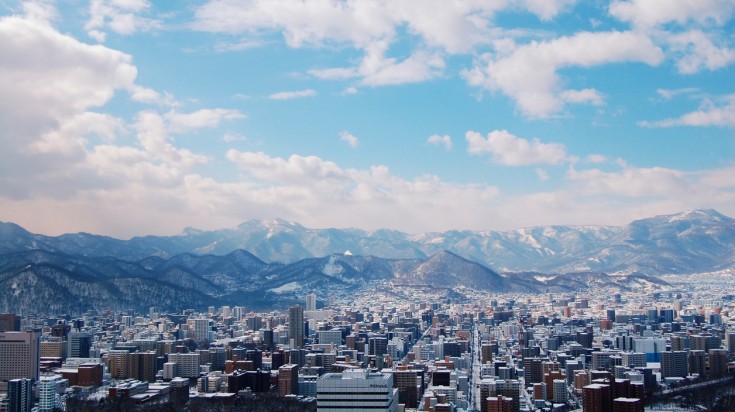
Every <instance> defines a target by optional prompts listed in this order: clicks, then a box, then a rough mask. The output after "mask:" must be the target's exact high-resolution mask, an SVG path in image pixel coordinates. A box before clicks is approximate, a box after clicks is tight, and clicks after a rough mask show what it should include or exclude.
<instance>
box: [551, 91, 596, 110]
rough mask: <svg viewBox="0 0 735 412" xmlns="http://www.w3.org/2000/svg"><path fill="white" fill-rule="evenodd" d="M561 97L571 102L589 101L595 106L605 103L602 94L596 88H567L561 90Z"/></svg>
mask: <svg viewBox="0 0 735 412" xmlns="http://www.w3.org/2000/svg"><path fill="white" fill-rule="evenodd" d="M560 97H561V98H562V100H564V101H565V102H569V103H577V104H580V103H589V104H591V105H593V106H602V105H603V104H605V101H604V99H603V98H602V95H601V94H600V92H598V91H597V90H595V89H582V90H565V91H563V92H561V94H560Z"/></svg>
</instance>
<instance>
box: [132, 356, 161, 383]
mask: <svg viewBox="0 0 735 412" xmlns="http://www.w3.org/2000/svg"><path fill="white" fill-rule="evenodd" d="M157 371H158V369H157V368H156V352H136V353H131V354H130V372H129V373H130V377H131V378H133V379H137V380H139V381H148V382H154V381H155V380H156V372H157Z"/></svg>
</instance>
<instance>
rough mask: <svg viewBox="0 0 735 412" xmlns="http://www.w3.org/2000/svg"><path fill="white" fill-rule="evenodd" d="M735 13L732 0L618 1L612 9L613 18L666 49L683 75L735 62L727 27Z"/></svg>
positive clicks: (734, 52)
mask: <svg viewBox="0 0 735 412" xmlns="http://www.w3.org/2000/svg"><path fill="white" fill-rule="evenodd" d="M733 12H735V2H732V1H731V0H701V1H689V0H625V1H624V0H618V1H614V2H613V3H612V4H611V5H610V7H609V13H610V15H611V16H613V17H615V18H617V19H618V20H620V21H623V22H626V23H629V24H630V25H632V26H633V27H634V29H635V30H636V31H639V32H643V33H646V34H647V35H649V36H651V37H652V38H654V39H655V40H656V42H657V43H659V44H661V45H662V46H664V47H666V48H667V54H668V55H669V56H670V57H672V58H673V59H674V60H675V62H676V67H677V69H678V70H679V73H682V74H694V73H697V72H699V71H701V70H703V69H706V70H711V71H712V70H718V69H721V68H723V67H726V66H728V65H730V64H732V63H733V62H735V50H733V48H732V47H730V45H732V36H730V33H729V32H728V30H727V29H726V27H725V25H726V24H727V22H728V21H730V19H731V18H732V16H733Z"/></svg>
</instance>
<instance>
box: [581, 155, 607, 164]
mask: <svg viewBox="0 0 735 412" xmlns="http://www.w3.org/2000/svg"><path fill="white" fill-rule="evenodd" d="M584 161H585V162H587V163H605V162H607V157H606V156H604V155H601V154H591V155H588V156H587V157H585V158H584Z"/></svg>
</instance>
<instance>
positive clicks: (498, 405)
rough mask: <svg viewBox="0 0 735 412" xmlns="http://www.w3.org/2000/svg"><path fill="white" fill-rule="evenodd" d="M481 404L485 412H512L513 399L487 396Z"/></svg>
mask: <svg viewBox="0 0 735 412" xmlns="http://www.w3.org/2000/svg"><path fill="white" fill-rule="evenodd" d="M483 404H484V408H483V409H482V410H483V411H486V412H513V398H508V397H505V396H503V395H498V396H488V397H487V398H486V399H485V402H483Z"/></svg>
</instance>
